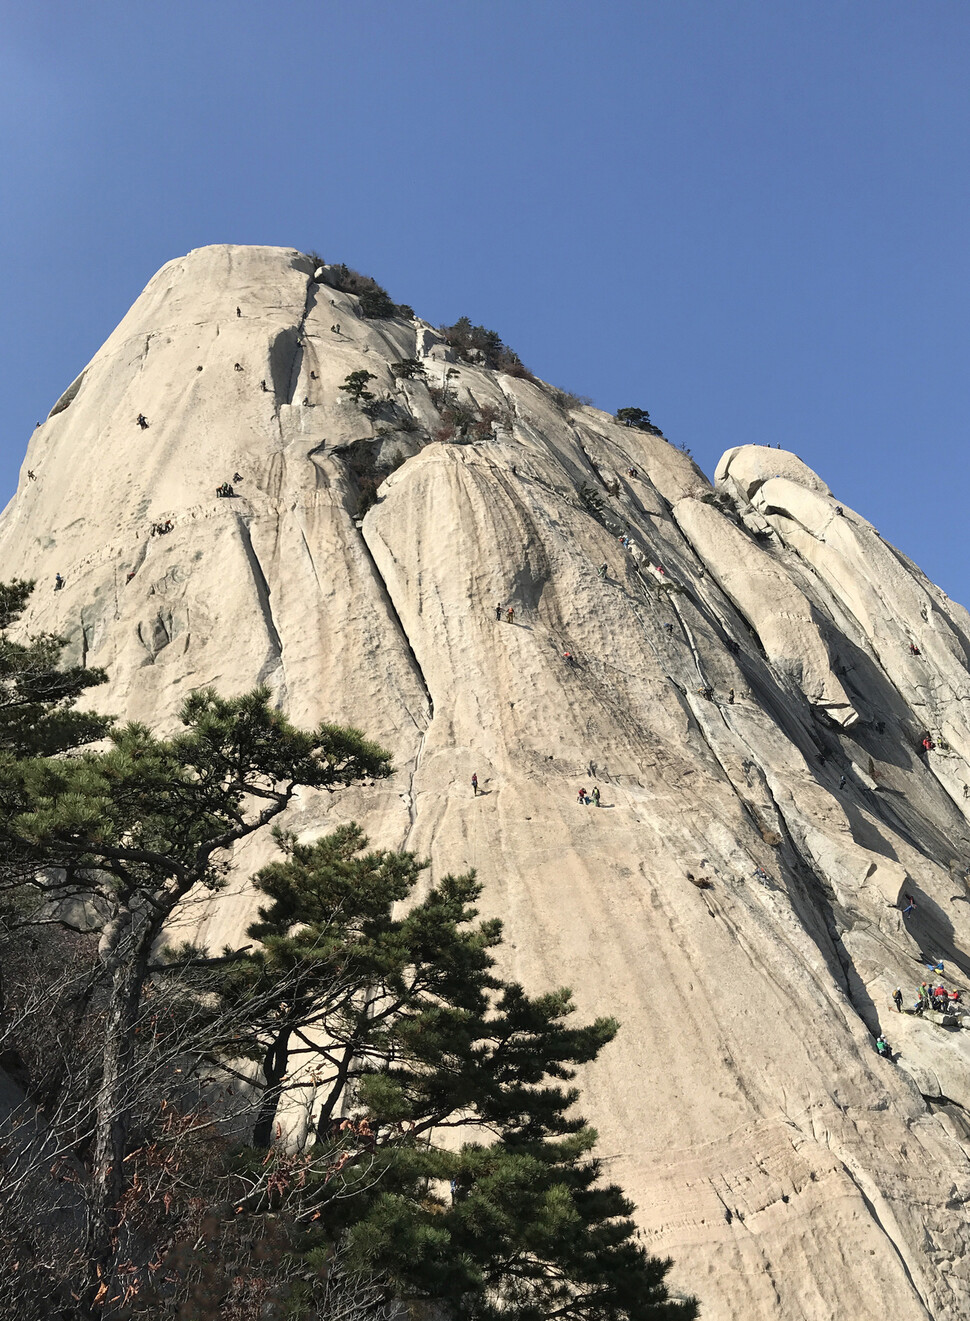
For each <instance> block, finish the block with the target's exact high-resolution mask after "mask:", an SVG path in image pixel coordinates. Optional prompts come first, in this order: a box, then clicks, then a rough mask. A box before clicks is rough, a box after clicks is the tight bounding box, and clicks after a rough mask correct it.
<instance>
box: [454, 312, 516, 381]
mask: <svg viewBox="0 0 970 1321" xmlns="http://www.w3.org/2000/svg"><path fill="white" fill-rule="evenodd" d="M439 333H440V334H441V335H442V337H443V338H444V341H445V343H446V344H447V345H448V346H449V347H450V348H452V349H454V351H455V354H456V356H457V357H458V358H459V359H460V360H461V361H462V362H471V363H480V364H481V365H482V366H483V367H488V368H490V369H491V370H492V371H497V372H505V374H506V375H507V376H519V377H522V378H524V379H525V380H528V381H532V380H534V379H535V377H534V376H533V375H532V373H531V372H530V371H529V369H528V368H527V367H526V366H525V365H524V364H523V362H522V359H521V358H520V357H519V355H518V354H517V353H516V352H514V350H512V349H510V348H509V346H508V345H507V344H505V343H503V341H502V337H501V336H500V335H499V334H498V333H497V332H496V331H494V330H486V328H485V327H484V326H473V325H472V323H471V321H469V319H468V317H466V316H463V317H459V318H458V320H457V321H456V322H455V324H454V325H453V326H440V327H439Z"/></svg>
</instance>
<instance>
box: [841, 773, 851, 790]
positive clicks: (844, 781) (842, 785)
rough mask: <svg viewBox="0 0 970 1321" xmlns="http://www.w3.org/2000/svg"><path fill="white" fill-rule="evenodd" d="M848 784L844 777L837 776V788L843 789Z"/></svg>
mask: <svg viewBox="0 0 970 1321" xmlns="http://www.w3.org/2000/svg"><path fill="white" fill-rule="evenodd" d="M848 783H849V782H848V780H847V779H846V778H845V776H844V775H840V776H839V788H840V789H844V788H845V786H846V785H847V784H848Z"/></svg>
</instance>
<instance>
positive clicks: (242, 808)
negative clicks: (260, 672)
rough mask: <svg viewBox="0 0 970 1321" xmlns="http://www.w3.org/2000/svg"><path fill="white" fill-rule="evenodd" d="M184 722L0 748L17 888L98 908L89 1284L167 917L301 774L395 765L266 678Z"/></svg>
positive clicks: (312, 779) (112, 1215) (278, 804)
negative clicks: (74, 746)
mask: <svg viewBox="0 0 970 1321" xmlns="http://www.w3.org/2000/svg"><path fill="white" fill-rule="evenodd" d="M182 723H183V724H184V726H185V727H186V732H184V733H182V734H180V735H178V736H177V737H175V738H173V739H170V740H161V739H157V738H155V737H153V735H152V734H151V733H150V732H149V731H148V730H147V729H146V728H145V727H144V726H142V725H137V724H129V725H126V726H125V727H123V728H122V729H120V730H117V731H115V732H113V733H112V735H111V741H112V745H113V746H112V747H111V749H110V750H109V751H107V752H94V751H88V752H83V753H82V754H80V755H79V756H74V757H70V758H63V757H28V758H15V757H12V756H9V755H8V756H7V757H6V758H0V843H2V845H3V846H4V850H5V855H6V862H5V873H6V875H7V876H8V877H9V886H10V887H11V888H13V887H14V886H16V888H17V890H18V891H21V892H22V891H23V888H24V877H25V875H27V874H29V875H30V886H29V888H30V889H32V890H33V892H34V894H35V895H36V896H37V898H38V901H39V902H40V903H41V904H43V905H44V917H43V920H46V921H53V920H58V919H60V920H64V921H68V918H67V917H66V916H65V914H69V913H71V912H73V911H76V910H77V909H78V908H79V907H82V906H83V907H84V908H85V909H86V910H88V911H91V912H93V913H96V914H97V915H98V925H99V928H100V948H99V957H98V964H97V971H96V978H97V981H98V984H99V986H100V987H101V988H102V991H103V1018H102V1039H101V1041H100V1045H99V1058H98V1060H97V1074H96V1087H95V1092H94V1095H92V1096H91V1097H90V1111H91V1115H90V1120H89V1122H90V1134H91V1154H90V1170H91V1174H90V1181H89V1186H88V1187H87V1189H86V1198H87V1208H86V1209H87V1222H88V1248H87V1263H88V1268H89V1281H88V1295H89V1296H93V1295H94V1294H95V1293H96V1292H97V1289H99V1288H100V1287H101V1284H102V1283H103V1282H104V1280H105V1279H106V1278H107V1276H108V1274H109V1272H110V1263H111V1261H112V1257H113V1253H114V1251H115V1249H116V1246H117V1241H118V1240H117V1235H116V1229H117V1226H118V1223H119V1216H120V1208H121V1204H122V1198H123V1195H124V1193H125V1190H126V1186H127V1168H126V1161H127V1159H128V1157H129V1155H130V1151H129V1138H130V1133H131V1126H132V1114H133V1109H134V1107H135V1106H136V1104H138V1102H139V1101H140V1100H141V1097H140V1095H139V1084H140V1082H141V1081H142V1077H143V1075H142V1074H141V1073H140V1063H141V1061H140V1058H139V1054H138V1032H139V1029H140V1026H142V1025H143V1020H144V1015H143V1007H144V1006H143V997H144V994H145V988H146V985H147V983H148V982H149V978H150V974H151V964H152V958H153V954H154V951H155V948H156V946H157V944H158V941H159V937H160V935H161V933H162V931H163V929H164V927H165V924H166V923H167V922H168V920H169V919H170V918H171V917H172V915H173V914H174V913H175V911H176V909H178V908H179V907H180V905H182V904H183V901H185V900H186V898H187V896H188V895H189V894H190V892H191V891H195V892H196V893H200V892H202V893H205V892H207V891H208V892H212V891H214V890H217V889H219V888H220V887H221V885H222V884H223V882H224V878H225V875H226V873H227V870H228V865H229V862H228V859H229V850H230V849H231V848H232V846H233V845H234V844H236V843H237V842H239V841H240V840H243V839H245V838H247V837H248V836H250V835H252V834H253V833H254V832H256V831H258V830H261V829H263V828H264V827H265V826H267V825H268V824H269V823H270V822H271V821H273V820H274V818H276V817H277V816H278V815H279V814H280V813H281V812H282V811H284V810H285V808H286V807H287V806H288V805H289V803H290V802H291V801H292V798H293V795H294V793H295V792H296V790H297V788H298V787H300V786H311V787H315V788H319V789H327V790H331V791H332V790H333V789H335V788H336V787H338V786H347V785H350V784H353V783H355V782H356V781H359V780H360V779H362V778H371V777H374V776H383V775H386V774H387V773H388V771H389V762H388V757H387V754H386V753H384V752H383V751H382V750H381V749H380V748H378V747H376V746H375V745H374V744H371V743H368V742H367V741H366V740H365V739H364V738H363V736H362V735H361V734H360V733H358V732H357V731H356V730H346V729H342V728H340V727H338V726H333V725H321V726H320V727H319V728H318V729H316V730H313V731H308V732H305V731H300V730H297V729H295V728H294V727H293V726H292V725H290V724H289V723H288V722H287V721H286V720H285V719H284V717H283V716H282V715H280V713H279V712H278V711H276V710H274V709H273V708H272V707H271V706H270V702H269V693H268V691H267V690H266V689H257V690H255V691H254V692H252V693H249V694H247V695H245V696H243V697H239V698H235V699H232V700H228V701H227V700H223V699H220V698H218V697H217V696H216V695H215V694H214V693H213V692H211V691H210V690H203V691H200V692H197V693H194V694H193V695H192V696H191V697H190V698H189V699H188V700H187V701H186V702H185V704H184V706H183V709H182ZM147 1067H148V1068H149V1070H151V1069H152V1068H153V1067H154V1065H153V1063H152V1061H151V1060H149V1061H148V1066H147ZM85 1122H88V1121H85ZM79 1136H80V1135H79ZM76 1140H79V1137H78V1138H77V1139H76Z"/></svg>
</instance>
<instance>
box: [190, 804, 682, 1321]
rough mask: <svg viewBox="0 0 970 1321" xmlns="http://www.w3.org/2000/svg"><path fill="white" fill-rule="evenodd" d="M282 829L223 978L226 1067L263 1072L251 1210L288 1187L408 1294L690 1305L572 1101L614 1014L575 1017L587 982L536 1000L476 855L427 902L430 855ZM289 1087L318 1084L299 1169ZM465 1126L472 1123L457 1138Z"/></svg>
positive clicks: (350, 1250)
mask: <svg viewBox="0 0 970 1321" xmlns="http://www.w3.org/2000/svg"><path fill="white" fill-rule="evenodd" d="M280 842H281V844H282V845H283V848H284V851H285V857H284V859H283V860H282V861H280V862H277V863H273V864H271V865H270V866H269V867H266V868H264V869H263V870H262V871H261V872H260V873H258V875H257V876H256V878H255V883H256V886H257V888H258V889H259V890H260V891H261V892H262V893H263V894H264V895H265V896H266V897H267V898H268V900H269V902H268V903H266V904H264V905H263V906H262V907H261V909H260V916H259V921H258V922H256V923H254V924H253V925H252V926H251V927H250V929H249V933H248V934H249V935H250V937H252V938H254V939H258V940H259V941H260V942H261V946H260V948H259V949H257V950H256V951H254V952H252V953H251V954H250V955H248V956H247V957H245V958H243V959H240V960H236V961H233V962H232V963H231V964H228V965H226V966H225V967H224V968H223V969H221V970H219V971H218V973H217V974H215V975H214V978H213V981H212V982H211V983H210V985H209V987H208V988H207V990H208V991H209V993H210V994H209V996H207V997H206V1002H207V1003H209V1004H211V992H212V991H213V990H216V991H217V994H218V998H219V1002H220V1003H219V1008H218V1010H217V1011H211V1012H213V1013H215V1014H216V1015H217V1016H222V1018H223V1020H224V1021H232V1022H233V1024H234V1029H233V1033H232V1038H231V1039H229V1040H226V1041H225V1042H224V1043H223V1047H222V1052H221V1053H222V1055H223V1058H224V1060H225V1061H226V1063H227V1065H228V1066H229V1067H233V1066H234V1063H235V1062H238V1061H240V1060H241V1059H245V1058H248V1059H250V1060H251V1061H253V1062H254V1064H255V1065H256V1066H257V1067H258V1070H259V1075H260V1085H261V1091H262V1099H261V1104H260V1108H259V1113H258V1117H257V1121H256V1126H255V1133H254V1139H255V1142H256V1150H255V1152H254V1154H253V1156H252V1160H251V1164H250V1166H249V1167H248V1178H249V1186H250V1187H251V1189H252V1191H251V1194H250V1196H249V1198H248V1200H247V1201H246V1203H245V1206H240V1208H239V1209H240V1210H246V1211H248V1212H250V1213H255V1212H259V1211H261V1210H265V1209H267V1208H269V1207H273V1208H275V1209H278V1210H283V1209H285V1208H286V1207H287V1206H289V1207H290V1209H291V1210H292V1211H294V1213H295V1214H297V1215H298V1218H300V1219H301V1220H303V1221H306V1222H310V1221H312V1222H313V1223H314V1225H315V1226H316V1230H317V1232H318V1234H319V1235H321V1236H322V1239H321V1241H322V1242H324V1243H330V1244H334V1243H338V1242H339V1243H342V1244H343V1245H344V1249H345V1252H346V1254H347V1261H348V1263H349V1264H350V1266H351V1268H352V1269H355V1270H358V1271H360V1272H363V1273H364V1275H365V1276H368V1277H371V1278H378V1279H383V1280H384V1281H385V1282H386V1285H387V1289H388V1291H389V1293H390V1294H391V1295H392V1296H394V1297H397V1298H400V1299H414V1298H428V1299H437V1300H439V1301H441V1302H442V1303H443V1304H444V1305H445V1307H446V1309H447V1310H448V1312H449V1314H450V1315H453V1316H454V1317H456V1318H460V1317H468V1318H472V1317H475V1318H487V1319H488V1321H500V1319H501V1321H539V1318H546V1317H549V1316H561V1317H574V1318H588V1319H589V1321H625V1319H627V1318H628V1319H629V1321H661V1318H670V1321H674V1319H676V1321H690V1318H692V1317H694V1316H695V1315H696V1309H695V1306H694V1304H693V1303H692V1302H684V1303H674V1302H672V1301H670V1300H669V1299H668V1298H667V1293H666V1289H665V1286H664V1283H663V1279H664V1275H665V1274H666V1271H667V1268H668V1265H669V1263H667V1262H663V1261H658V1260H656V1259H653V1258H651V1257H649V1256H648V1254H646V1253H645V1252H644V1251H643V1249H642V1248H640V1246H639V1245H638V1244H637V1243H636V1241H635V1237H634V1236H635V1228H634V1225H633V1223H632V1221H631V1220H630V1218H629V1217H630V1214H631V1212H632V1210H633V1208H632V1206H631V1204H630V1203H629V1202H628V1201H627V1199H626V1198H625V1197H624V1196H623V1194H622V1192H621V1191H620V1189H619V1188H617V1187H616V1186H614V1185H608V1184H603V1182H602V1180H601V1174H602V1169H601V1165H600V1163H599V1161H598V1160H597V1159H596V1158H595V1157H594V1156H593V1155H592V1151H593V1148H594V1145H595V1141H596V1135H595V1133H594V1132H593V1131H592V1130H591V1129H590V1128H589V1127H588V1126H587V1125H586V1123H585V1121H584V1120H583V1119H582V1118H581V1117H580V1116H578V1115H576V1114H575V1113H574V1109H573V1107H574V1104H575V1102H576V1100H577V1098H578V1091H577V1090H576V1089H575V1088H574V1087H572V1086H569V1085H568V1084H569V1083H570V1082H571V1080H572V1079H573V1077H574V1073H575V1067H576V1065H578V1064H583V1063H586V1062H588V1061H591V1060H593V1059H595V1057H596V1055H597V1054H598V1053H599V1051H600V1050H601V1049H602V1047H603V1046H604V1045H606V1043H607V1042H609V1041H610V1040H612V1038H613V1036H614V1035H615V1033H616V1031H617V1024H616V1023H615V1022H614V1021H613V1020H611V1019H597V1020H595V1021H594V1022H592V1023H588V1024H584V1025H579V1026H573V1025H572V1024H571V1022H570V1018H571V1015H572V1013H573V1005H572V1000H571V996H570V993H569V992H568V990H565V989H560V990H557V991H554V992H551V993H548V994H545V995H540V996H536V997H532V996H529V995H527V994H526V993H525V991H524V990H523V989H522V987H521V986H518V985H517V984H515V983H513V982H507V981H505V980H504V979H502V978H501V977H499V976H498V975H497V973H496V971H495V962H494V958H493V955H492V950H494V948H495V947H496V946H497V945H498V944H500V942H501V924H500V923H499V922H498V921H495V920H490V921H476V920H475V919H476V918H477V911H476V909H475V907H474V903H475V900H476V899H477V897H478V895H479V893H480V888H481V887H480V886H479V884H478V882H477V881H476V880H475V877H474V874H473V873H468V874H466V875H463V876H451V875H449V876H445V877H443V878H442V879H441V880H440V882H438V884H437V885H435V886H433V887H432V888H431V889H430V890H429V892H428V893H427V895H426V896H425V897H424V898H423V899H420V900H418V901H415V900H414V891H415V888H416V886H417V884H418V882H419V880H420V877H421V872H422V871H423V870H424V868H425V867H426V866H427V863H424V862H421V861H419V860H418V859H417V858H416V857H415V856H414V855H413V854H410V853H389V852H385V851H376V852H366V851H365V850H366V847H367V841H366V839H365V838H364V837H363V835H362V834H361V832H360V830H359V828H358V827H357V826H355V825H350V826H346V827H342V828H341V829H339V830H337V831H336V832H334V833H333V834H331V835H329V836H327V837H325V838H324V839H321V840H319V841H317V842H316V843H313V844H301V843H298V842H297V841H295V840H294V839H293V838H288V837H285V836H281V837H280ZM408 905H410V906H408ZM401 907H404V908H405V909H406V911H404V912H400V909H401ZM290 1092H296V1093H298V1094H299V1095H300V1097H301V1100H302V1102H304V1103H305V1102H306V1099H307V1095H308V1092H309V1093H311V1094H312V1096H313V1098H314V1099H313V1100H312V1101H311V1107H312V1111H313V1118H314V1131H313V1132H312V1134H311V1136H310V1139H309V1141H308V1144H307V1145H306V1147H305V1149H304V1151H303V1153H302V1155H301V1160H302V1164H301V1165H300V1167H299V1177H298V1178H295V1177H294V1175H293V1167H292V1165H287V1167H286V1168H287V1174H286V1176H285V1177H284V1176H283V1175H279V1176H276V1175H272V1174H269V1173H267V1171H273V1170H274V1168H275V1167H274V1163H273V1157H274V1154H275V1155H276V1156H277V1157H278V1158H279V1159H281V1160H282V1159H284V1156H283V1151H284V1148H282V1147H277V1148H276V1150H275V1153H274V1152H273V1151H271V1152H270V1153H269V1155H267V1153H266V1150H265V1148H266V1147H269V1146H270V1145H271V1144H273V1143H274V1140H275V1139H276V1137H277V1135H278V1133H279V1132H280V1129H279V1127H278V1125H279V1119H280V1116H281V1114H283V1113H285V1104H284V1103H285V1101H286V1098H287V1095H288V1093H290ZM452 1129H460V1130H461V1132H462V1135H463V1136H464V1138H465V1141H464V1143H463V1144H462V1145H461V1146H460V1147H458V1146H456V1147H453V1148H451V1149H449V1148H447V1147H445V1146H443V1145H441V1144H442V1141H443V1139H444V1137H445V1135H446V1134H447V1133H448V1131H449V1130H452ZM476 1131H477V1132H478V1134H479V1135H480V1136H479V1138H478V1139H477V1140H476V1139H474V1134H475V1133H476ZM286 1159H291V1158H286ZM274 1178H275V1179H276V1182H275V1183H273V1179H274ZM449 1187H450V1188H451V1190H452V1192H451V1194H450V1195H449V1193H448V1191H447V1190H448V1189H449ZM318 1250H319V1248H318ZM311 1255H312V1254H311Z"/></svg>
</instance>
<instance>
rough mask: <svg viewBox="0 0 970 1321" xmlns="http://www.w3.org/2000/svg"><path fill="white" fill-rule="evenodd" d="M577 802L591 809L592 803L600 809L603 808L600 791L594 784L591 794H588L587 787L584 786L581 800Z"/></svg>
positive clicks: (580, 792)
mask: <svg viewBox="0 0 970 1321" xmlns="http://www.w3.org/2000/svg"><path fill="white" fill-rule="evenodd" d="M577 801H578V802H579V803H580V804H581V805H582V806H583V807H589V805H590V803H592V804H593V806H594V807H600V806H601V803H600V791H599V789H598V788H597V786H596V785H595V784H594V785H593V788H592V791H591V792H590V793H587V792H586V786H585V785H583V787H582V789H580V791H579V798H578V800H577Z"/></svg>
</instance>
